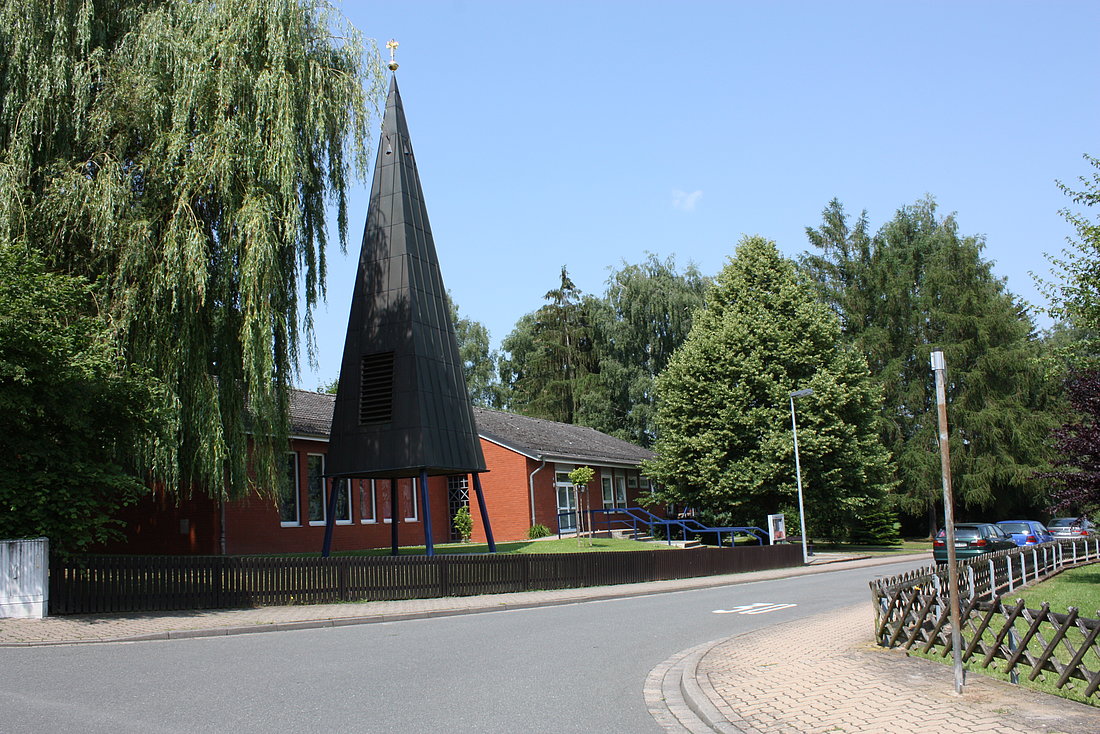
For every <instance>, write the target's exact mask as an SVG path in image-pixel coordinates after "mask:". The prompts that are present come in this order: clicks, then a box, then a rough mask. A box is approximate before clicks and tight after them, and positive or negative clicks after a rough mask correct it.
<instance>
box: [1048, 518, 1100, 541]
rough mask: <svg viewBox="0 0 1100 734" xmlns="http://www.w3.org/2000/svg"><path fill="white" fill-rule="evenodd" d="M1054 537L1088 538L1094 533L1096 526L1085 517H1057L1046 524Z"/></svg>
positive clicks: (1056, 538)
mask: <svg viewBox="0 0 1100 734" xmlns="http://www.w3.org/2000/svg"><path fill="white" fill-rule="evenodd" d="M1047 528H1048V529H1049V530H1050V532H1051V534H1053V535H1054V539H1055V540H1058V539H1067V538H1068V539H1077V538H1089V537H1092V536H1094V535H1096V526H1095V525H1093V524H1092V522H1091V521H1089V519H1088V518H1085V517H1059V518H1055V519H1054V520H1051V521H1050V523H1049V524H1048V525H1047Z"/></svg>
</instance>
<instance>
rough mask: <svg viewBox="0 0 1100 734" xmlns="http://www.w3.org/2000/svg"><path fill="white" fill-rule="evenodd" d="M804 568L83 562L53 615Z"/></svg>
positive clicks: (767, 555)
mask: <svg viewBox="0 0 1100 734" xmlns="http://www.w3.org/2000/svg"><path fill="white" fill-rule="evenodd" d="M801 564H802V548H801V547H800V546H797V545H776V546H762V547H748V548H736V549H730V548H726V549H721V548H696V549H693V550H686V551H672V550H653V551H626V552H614V553H561V554H529V555H527V554H509V555H490V554H484V555H473V554H471V555H440V556H432V557H428V556H396V557H392V556H341V557H336V558H302V557H271V556H79V557H76V558H73V559H71V560H69V561H66V562H59V561H55V562H54V564H53V565H52V566H51V567H50V613H51V614H97V613H102V612H144V611H167V610H175V609H225V608H235V607H252V606H264V605H275V604H322V603H331V602H340V601H360V600H362V601H368V600H369V601H381V600H392V599H425V598H431V597H439V596H472V595H475V594H503V593H508V592H515V591H532V590H536V589H570V588H578V587H583V586H606V585H612V584H629V583H637V582H642V581H661V580H666V579H682V578H693V577H697V576H714V575H718V574H726V573H743V572H746V571H761V570H765V569H770V568H788V567H792V566H799V565H801Z"/></svg>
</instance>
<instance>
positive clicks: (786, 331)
mask: <svg viewBox="0 0 1100 734" xmlns="http://www.w3.org/2000/svg"><path fill="white" fill-rule="evenodd" d="M805 388H811V389H813V391H814V393H813V395H810V396H807V397H803V398H800V399H799V402H798V406H797V410H798V424H799V432H798V438H799V453H800V456H801V461H802V471H803V478H804V490H805V498H806V513H807V519H808V525H809V528H810V533H811V534H812V535H819V536H821V535H824V536H826V537H834V538H835V537H845V536H846V535H848V534H850V533H851V531H852V530H853V529H854V528H856V527H857V526H859V525H860V524H861V520H860V518H862V517H865V516H870V515H875V514H878V513H881V512H882V511H883V510H884V507H885V504H886V494H887V492H888V490H889V489H890V487H891V484H892V480H891V479H890V475H891V468H890V463H889V456H888V454H887V452H886V451H885V449H884V448H883V447H882V446H881V444H880V442H879V435H878V430H877V426H876V414H877V409H878V404H879V393H878V389H877V387H876V386H875V385H874V384H873V382H872V380H871V378H870V375H869V373H868V371H867V365H866V362H865V361H864V360H863V358H862V356H860V355H859V354H857V353H856V352H854V351H853V350H850V349H847V348H845V347H844V346H843V345H841V344H840V324H839V322H838V320H837V317H836V316H835V314H833V313H831V312H830V310H829V308H828V307H827V306H825V305H823V304H822V303H821V302H820V301H819V300H818V299H817V297H816V295H815V293H814V290H813V288H812V287H811V286H810V285H809V284H808V283H806V282H803V281H802V280H801V279H800V277H799V276H798V274H797V272H796V269H795V266H794V263H792V262H791V261H789V260H787V259H785V258H783V257H782V256H780V254H779V252H778V250H777V249H776V247H775V244H774V243H772V242H770V241H767V240H764V239H763V238H760V237H748V238H745V239H743V240H742V241H741V243H740V244H739V246H738V247H737V251H736V254H735V255H734V257H733V258H732V259H731V260H730V261H729V262H728V264H727V265H726V267H725V268H724V269H723V270H722V272H721V273H720V274H719V275H718V276H717V278H716V279H715V282H714V284H713V286H712V287H711V289H710V290H709V291H708V293H707V297H706V305H705V306H704V307H703V308H702V309H701V310H700V311H698V312H697V313H696V316H695V319H694V322H693V324H692V329H691V332H690V334H689V335H688V337H687V340H686V341H685V342H684V344H683V346H682V347H681V348H680V349H679V350H677V351H676V352H675V353H674V354H673V356H672V358H671V360H670V361H669V364H668V368H667V369H666V370H665V371H664V372H663V373H662V374H661V375H660V377H659V378H658V379H657V395H658V402H657V426H658V434H657V442H656V445H655V450H656V452H657V458H656V459H654V460H653V461H652V462H649V463H648V464H647V465H646V472H647V474H649V476H651V477H653V478H655V479H656V480H657V481H658V483H659V484H660V485H661V486H662V490H661V499H662V500H663V501H666V502H674V503H677V504H681V505H689V506H691V507H694V508H695V509H697V510H699V511H701V512H702V513H703V514H704V516H705V517H707V518H708V519H709V520H711V521H712V522H714V521H716V522H721V523H723V524H733V525H748V524H758V525H762V524H763V522H764V519H765V516H766V515H767V514H769V513H773V512H777V511H780V510H782V509H784V508H787V507H790V506H792V505H794V506H797V499H796V492H797V490H796V483H795V466H794V447H793V441H792V436H791V423H790V412H789V397H788V396H789V394H790V393H791V392H792V391H794V390H800V389H805ZM887 511H888V510H887Z"/></svg>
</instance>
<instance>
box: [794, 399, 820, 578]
mask: <svg viewBox="0 0 1100 734" xmlns="http://www.w3.org/2000/svg"><path fill="white" fill-rule="evenodd" d="M813 394H814V391H813V388H810V387H807V388H805V389H803V390H795V391H793V392H791V393H789V394H788V397H790V399H791V433H792V434H793V435H794V476H795V479H796V481H797V482H798V523H799V527H800V529H801V530H802V562H803V563H809V562H810V554H809V551H808V550H807V546H806V509H805V507H804V506H803V504H802V466H801V465H800V464H799V461H798V422H797V421H796V420H795V417H794V399H795V398H802V397H805V396H807V395H813Z"/></svg>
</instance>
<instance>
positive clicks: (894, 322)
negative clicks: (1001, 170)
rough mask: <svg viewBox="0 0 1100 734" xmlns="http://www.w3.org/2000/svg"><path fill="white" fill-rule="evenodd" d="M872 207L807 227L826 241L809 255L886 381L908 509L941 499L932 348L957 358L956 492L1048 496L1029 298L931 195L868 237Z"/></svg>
mask: <svg viewBox="0 0 1100 734" xmlns="http://www.w3.org/2000/svg"><path fill="white" fill-rule="evenodd" d="M866 230H867V226H866V214H864V215H863V216H861V217H860V218H859V220H858V221H857V222H856V224H855V225H854V226H852V227H849V226H848V220H847V217H846V216H845V214H844V211H843V208H842V207H841V205H840V204H839V202H837V201H835V200H834V201H832V202H830V204H829V205H828V206H827V207H826V209H825V212H824V221H823V224H822V225H821V226H820V227H819V228H818V229H816V230H813V229H808V230H807V233H808V235H809V238H810V241H811V243H812V244H813V245H815V246H816V247H817V248H818V250H819V251H820V252H819V253H818V254H813V255H807V256H806V257H805V258H804V259H803V264H804V265H805V266H806V268H807V270H808V272H809V273H811V275H813V277H814V278H815V279H816V280H817V282H818V283H819V285H820V287H821V292H822V294H823V295H824V298H825V299H826V300H827V302H828V303H829V304H830V306H832V308H834V310H836V311H837V312H838V313H840V314H842V318H843V324H844V333H845V336H846V337H847V339H848V340H849V343H851V344H852V345H853V346H854V347H855V348H856V349H857V350H859V351H860V352H861V353H862V354H864V355H865V356H866V358H867V362H868V364H869V366H870V369H871V372H872V374H873V375H874V376H875V379H876V381H877V382H878V383H879V384H880V385H881V387H882V392H883V403H882V410H881V418H882V420H881V423H880V425H881V427H882V429H881V430H882V441H883V443H884V445H885V446H887V447H888V448H889V449H890V451H891V452H892V454H893V456H894V459H895V462H896V465H897V471H898V474H897V478H898V479H899V480H900V485H899V488H898V492H899V495H898V496H899V498H900V500H901V502H902V506H903V507H904V508H905V509H906V510H908V511H909V512H912V513H922V512H925V511H928V512H931V511H932V509H933V508H934V507H935V505H936V502H937V500H938V499H939V497H940V496H941V490H940V466H939V454H938V453H937V449H936V440H937V439H936V435H937V427H936V414H935V404H934V400H935V398H934V384H933V379H932V374H931V371H930V368H929V361H928V359H929V354H930V352H931V350H932V348H933V347H937V348H940V349H942V350H943V351H944V355H945V357H946V359H947V366H948V372H947V375H948V389H947V396H948V418H949V423H950V428H951V458H952V472H953V477H954V488H955V495H956V497H957V498H958V499H959V500H960V501H961V503H962V504H963V505H964V506H965V507H970V508H974V509H975V510H978V509H990V508H994V507H995V508H996V509H997V510H998V512H1000V513H1001V514H1005V513H1012V512H1017V511H1021V512H1022V511H1028V510H1031V511H1036V510H1038V509H1039V508H1041V507H1042V506H1043V505H1044V497H1043V489H1042V485H1041V484H1040V483H1039V482H1038V481H1037V480H1036V479H1035V477H1034V472H1035V471H1036V470H1037V469H1040V468H1042V467H1043V466H1045V462H1046V459H1047V449H1046V446H1045V442H1044V438H1045V435H1046V433H1047V431H1048V430H1049V428H1050V426H1051V424H1052V420H1053V418H1052V413H1051V410H1050V406H1049V393H1048V390H1047V387H1046V384H1045V382H1044V378H1043V370H1042V367H1041V364H1040V362H1039V357H1040V345H1039V342H1038V340H1037V338H1036V336H1035V334H1034V331H1033V325H1032V321H1031V318H1030V316H1029V315H1028V313H1027V311H1026V309H1025V307H1024V306H1023V304H1021V303H1020V302H1019V301H1018V300H1017V299H1016V298H1015V297H1014V296H1013V295H1012V294H1011V293H1009V292H1008V291H1007V290H1006V289H1005V286H1004V283H1003V281H1002V280H1000V279H999V278H997V277H996V276H994V274H993V272H992V270H991V265H990V263H989V262H988V261H986V260H984V259H983V258H982V257H981V251H982V248H983V246H984V243H983V242H982V240H981V239H980V238H978V237H965V236H961V235H960V234H959V233H958V228H957V225H956V223H955V220H954V218H953V217H951V216H948V217H939V216H938V215H937V213H936V205H935V202H934V201H932V200H931V199H927V200H923V201H919V202H917V203H916V204H915V205H913V206H908V207H903V208H902V209H900V210H898V212H897V213H896V215H895V216H894V218H893V219H892V220H891V221H890V222H888V223H887V224H886V225H885V226H883V227H882V229H881V230H880V231H879V232H878V233H877V234H876V235H875V236H874V237H873V238H872V237H869V236H868V235H867V231H866Z"/></svg>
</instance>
